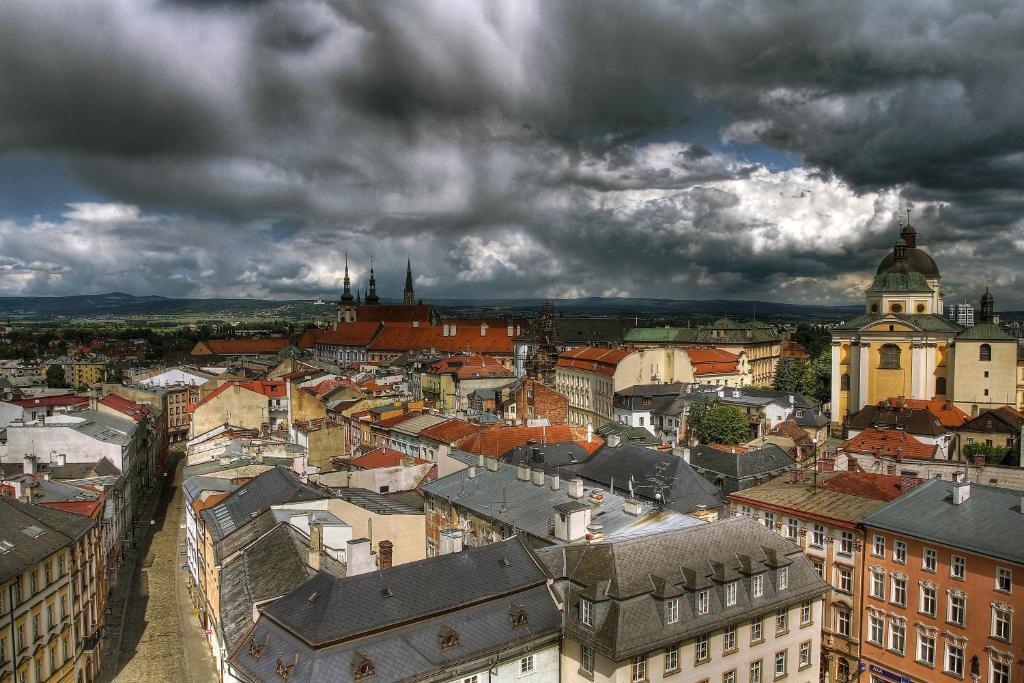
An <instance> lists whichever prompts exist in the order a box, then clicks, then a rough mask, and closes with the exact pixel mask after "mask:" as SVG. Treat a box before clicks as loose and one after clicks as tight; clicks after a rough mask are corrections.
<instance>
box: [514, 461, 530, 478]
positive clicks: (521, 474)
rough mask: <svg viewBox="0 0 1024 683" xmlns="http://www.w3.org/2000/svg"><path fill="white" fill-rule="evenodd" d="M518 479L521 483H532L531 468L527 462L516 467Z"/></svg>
mask: <svg viewBox="0 0 1024 683" xmlns="http://www.w3.org/2000/svg"><path fill="white" fill-rule="evenodd" d="M516 479H518V480H519V481H530V467H529V466H528V465H527V464H526V463H525V462H521V463H519V464H518V465H516Z"/></svg>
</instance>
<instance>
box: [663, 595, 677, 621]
mask: <svg viewBox="0 0 1024 683" xmlns="http://www.w3.org/2000/svg"><path fill="white" fill-rule="evenodd" d="M678 621H679V600H678V598H672V599H671V600H666V601H665V623H666V624H675V623H676V622H678Z"/></svg>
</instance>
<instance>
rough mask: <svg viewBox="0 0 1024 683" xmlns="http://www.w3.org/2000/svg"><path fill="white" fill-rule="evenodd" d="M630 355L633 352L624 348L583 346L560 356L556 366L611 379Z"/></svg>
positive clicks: (564, 352)
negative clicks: (623, 360) (620, 364)
mask: <svg viewBox="0 0 1024 683" xmlns="http://www.w3.org/2000/svg"><path fill="white" fill-rule="evenodd" d="M630 353H632V352H631V351H630V350H629V349H625V348H622V347H617V348H605V347H601V346H581V347H579V348H576V349H569V350H568V351H563V352H562V353H560V354H558V362H557V363H555V365H557V366H558V367H560V368H574V369H576V370H585V371H588V372H598V373H600V374H602V375H608V376H609V377H610V376H612V375H614V374H615V369H616V368H617V367H618V365H619V362H620V361H622V359H623V358H625V357H626V356H628V355H629V354H630Z"/></svg>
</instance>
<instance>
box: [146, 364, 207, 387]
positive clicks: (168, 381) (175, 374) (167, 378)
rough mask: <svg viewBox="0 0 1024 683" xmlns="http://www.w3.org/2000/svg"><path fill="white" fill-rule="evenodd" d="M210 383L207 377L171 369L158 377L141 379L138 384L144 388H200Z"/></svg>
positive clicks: (184, 370) (183, 369)
mask: <svg viewBox="0 0 1024 683" xmlns="http://www.w3.org/2000/svg"><path fill="white" fill-rule="evenodd" d="M208 381H210V377H209V376H207V375H200V374H197V373H194V372H190V371H188V370H187V369H185V368H170V369H168V370H164V371H163V372H161V373H160V374H158V375H153V376H151V377H147V378H146V379H140V380H139V381H138V382H137V384H139V385H141V386H144V387H173V386H180V385H185V386H199V385H200V384H205V383H206V382H208Z"/></svg>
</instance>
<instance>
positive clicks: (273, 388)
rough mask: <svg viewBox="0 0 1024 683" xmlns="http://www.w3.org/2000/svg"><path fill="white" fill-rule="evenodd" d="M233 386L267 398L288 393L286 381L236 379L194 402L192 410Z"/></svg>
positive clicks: (282, 396) (279, 396)
mask: <svg viewBox="0 0 1024 683" xmlns="http://www.w3.org/2000/svg"><path fill="white" fill-rule="evenodd" d="M231 387H242V388H243V389H248V390H249V391H255V392H256V393H257V394H263V395H264V396H266V397H267V398H284V397H285V396H287V395H288V388H287V386H286V383H285V382H284V381H281V380H273V381H271V380H235V381H232V382H225V383H224V384H221V385H220V386H219V387H217V388H216V389H214V390H213V391H211V392H210V393H209V394H207V395H206V398H204V399H203V400H202V401H199V403H193V404H192V406H191V408H192V410H195V409H196V408H198V407H199V406H201V405H203V404H205V403H208V402H209V401H210V400H212V399H213V398H214V397H216V396H220V395H221V394H223V393H224V392H225V391H227V390H228V389H229V388H231Z"/></svg>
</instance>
